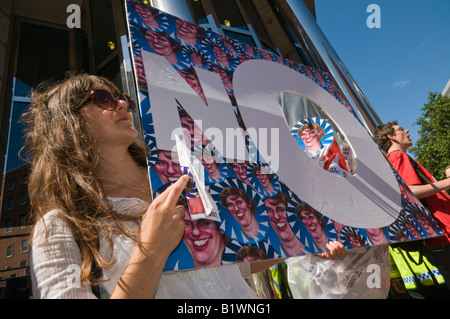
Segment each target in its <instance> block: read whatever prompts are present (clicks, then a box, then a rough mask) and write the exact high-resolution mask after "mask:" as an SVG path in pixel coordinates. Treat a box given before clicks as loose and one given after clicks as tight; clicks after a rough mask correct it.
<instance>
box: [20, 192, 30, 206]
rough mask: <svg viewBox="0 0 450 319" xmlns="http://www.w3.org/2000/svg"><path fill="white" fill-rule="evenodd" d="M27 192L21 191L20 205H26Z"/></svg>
mask: <svg viewBox="0 0 450 319" xmlns="http://www.w3.org/2000/svg"><path fill="white" fill-rule="evenodd" d="M27 198H28V196H27V192H24V193H21V194H20V199H19V205H24V204H26V203H27Z"/></svg>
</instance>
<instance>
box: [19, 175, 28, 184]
mask: <svg viewBox="0 0 450 319" xmlns="http://www.w3.org/2000/svg"><path fill="white" fill-rule="evenodd" d="M20 182H21V183H22V185H24V184H28V174H24V175H22V176H21V177H20Z"/></svg>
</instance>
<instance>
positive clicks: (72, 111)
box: [24, 75, 188, 298]
mask: <svg viewBox="0 0 450 319" xmlns="http://www.w3.org/2000/svg"><path fill="white" fill-rule="evenodd" d="M134 111H135V105H134V102H133V101H132V100H131V98H129V97H128V96H126V95H125V94H122V93H120V92H119V91H118V89H117V88H116V87H115V86H114V85H113V84H112V83H111V82H109V81H108V80H106V79H103V78H100V77H96V76H87V75H86V76H75V77H71V78H69V79H67V80H66V81H64V82H62V83H60V84H57V85H55V86H54V87H52V88H50V89H49V90H47V91H45V92H43V93H33V95H32V103H31V105H30V108H29V110H28V112H27V113H26V114H24V121H25V123H26V124H28V131H27V135H26V144H25V149H26V150H27V152H28V155H29V158H31V173H30V176H29V196H30V200H31V205H32V208H33V216H34V219H35V225H34V228H33V233H32V254H31V272H32V280H33V281H32V282H33V295H34V297H35V298H95V295H94V293H93V289H92V287H97V286H99V287H100V288H101V289H100V296H101V297H102V298H105V297H110V298H141V297H142V298H151V297H153V296H154V294H155V291H156V289H157V287H158V282H159V279H160V277H161V273H162V271H163V267H164V264H165V263H166V260H167V258H168V257H169V255H170V254H171V252H172V251H173V249H175V247H176V246H177V245H178V243H179V242H180V240H181V238H182V236H183V231H184V227H185V223H184V220H183V217H184V208H183V207H182V206H181V205H178V206H177V204H176V202H177V200H178V198H179V196H180V194H181V192H182V190H183V188H184V186H185V184H186V183H187V180H188V177H187V176H182V177H181V178H180V179H179V180H178V181H177V182H176V183H175V184H173V185H172V186H171V187H170V188H168V189H167V190H166V191H165V192H164V193H162V194H161V195H160V196H158V197H157V198H156V199H155V200H154V201H153V203H151V202H152V199H151V197H150V196H151V195H150V194H151V192H150V187H149V179H148V175H147V166H146V156H145V155H146V154H145V148H144V146H143V145H142V144H141V143H140V142H139V141H138V140H137V135H138V133H137V131H136V129H135V128H134V125H133V121H132V114H131V113H132V112H134ZM150 203H151V204H150ZM136 235H138V236H136ZM96 269H98V270H100V271H101V273H102V275H101V276H100V275H99V274H98V272H97V271H95V270H96ZM78 274H79V275H80V276H78ZM78 278H80V282H78ZM80 283H81V284H80Z"/></svg>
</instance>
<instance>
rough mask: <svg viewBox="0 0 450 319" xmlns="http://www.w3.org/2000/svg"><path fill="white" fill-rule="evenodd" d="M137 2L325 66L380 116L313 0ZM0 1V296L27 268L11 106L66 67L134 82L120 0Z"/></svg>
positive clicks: (22, 187) (357, 103)
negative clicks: (323, 24) (328, 35)
mask: <svg viewBox="0 0 450 319" xmlns="http://www.w3.org/2000/svg"><path fill="white" fill-rule="evenodd" d="M142 1H143V2H145V3H148V4H151V5H152V6H154V7H156V8H158V9H160V10H162V11H165V12H167V13H170V14H172V15H175V16H178V17H180V18H182V19H185V20H188V21H191V22H193V23H196V24H198V25H200V26H202V27H204V28H208V29H211V30H213V31H215V32H217V33H221V34H224V35H226V36H229V37H232V38H235V39H237V40H239V41H241V42H245V43H248V44H249V45H252V46H255V47H258V48H262V49H265V50H269V51H272V52H273V53H275V54H277V55H279V56H282V57H284V58H288V59H291V60H293V61H296V62H300V63H302V64H305V65H308V66H311V67H313V68H316V69H319V70H321V71H325V72H328V73H329V74H331V75H332V76H333V77H334V80H335V81H336V84H337V85H338V86H339V88H340V89H341V90H342V92H343V93H344V95H345V98H346V99H347V101H348V102H349V103H350V105H351V106H352V107H353V109H354V110H355V111H356V113H357V116H358V117H359V119H360V121H361V123H363V124H364V125H365V126H366V128H367V129H368V130H369V131H372V130H373V129H374V128H375V127H376V126H378V125H379V124H381V121H380V119H379V118H378V116H377V115H376V113H375V111H374V110H373V109H372V107H371V105H370V103H369V102H368V101H367V99H366V98H365V96H364V94H363V93H362V91H361V90H360V89H359V87H358V86H357V84H356V82H355V81H354V80H353V78H352V77H351V75H350V74H349V72H348V71H347V69H346V68H345V65H344V64H343V62H342V61H341V60H340V59H339V57H338V55H337V53H336V52H335V51H334V49H333V48H332V46H331V44H330V43H329V42H328V40H327V39H326V37H325V35H324V34H323V33H322V31H321V30H320V28H319V26H318V25H317V23H316V21H315V8H314V0H225V1H224V0H153V1H152V0H142ZM1 3H2V5H1V6H0V24H1V27H0V106H1V107H0V110H1V111H0V125H1V130H0V132H1V133H0V152H1V156H0V164H1V165H2V166H3V167H4V168H5V169H4V174H3V181H2V189H1V194H2V197H1V198H0V201H1V203H2V205H1V208H2V211H1V212H0V297H2V296H3V297H5V296H6V295H8V296H10V295H11V294H12V293H13V292H11V287H13V286H14V287H15V288H14V289H16V290H20V291H24V290H26V289H28V288H29V282H28V281H27V280H24V281H23V282H21V283H19V284H13V281H14V278H18V277H23V278H28V274H29V270H28V241H27V236H28V234H29V227H28V226H26V220H27V215H28V211H29V203H28V200H27V198H26V196H27V195H26V194H27V193H26V175H27V174H26V169H27V168H26V165H25V164H24V162H23V160H21V158H20V157H19V156H18V155H17V154H18V152H19V150H20V146H21V143H22V140H21V138H22V135H23V134H22V126H21V125H20V122H19V119H20V114H21V113H22V112H23V110H24V109H25V108H26V107H27V105H28V103H29V102H30V98H29V93H30V90H31V88H33V87H36V86H37V85H38V84H39V83H41V82H42V81H48V80H50V81H52V80H59V79H62V78H64V76H65V75H66V74H67V73H68V72H75V73H80V72H83V73H91V74H97V75H102V76H105V77H108V78H109V79H111V80H112V81H113V82H114V83H115V84H116V85H117V86H118V87H119V88H120V89H122V90H123V91H124V92H127V93H129V94H130V95H131V96H132V97H135V96H136V88H135V84H134V83H135V80H134V79H135V77H134V72H133V70H132V68H131V63H130V62H131V61H130V56H131V55H130V45H129V37H128V31H127V30H128V29H127V19H126V13H125V3H124V1H123V0H95V1H94V0H58V1H56V0H33V1H30V0H2V1H1ZM136 116H138V115H137V114H136ZM136 122H137V123H139V121H136ZM4 155H7V156H6V157H5V156H4ZM13 184H15V185H14V187H13ZM16 282H17V281H16ZM8 285H9V287H10V288H8ZM18 286H20V287H21V288H17V287H18ZM2 291H3V293H2ZM5 291H8V293H6V292H5Z"/></svg>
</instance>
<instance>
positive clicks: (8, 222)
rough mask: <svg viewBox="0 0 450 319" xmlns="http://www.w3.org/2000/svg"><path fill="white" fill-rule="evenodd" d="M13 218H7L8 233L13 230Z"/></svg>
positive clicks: (6, 227)
mask: <svg viewBox="0 0 450 319" xmlns="http://www.w3.org/2000/svg"><path fill="white" fill-rule="evenodd" d="M12 224H13V223H12V219H11V218H9V219H7V220H5V229H6V232H7V233H10V232H11V231H12Z"/></svg>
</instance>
